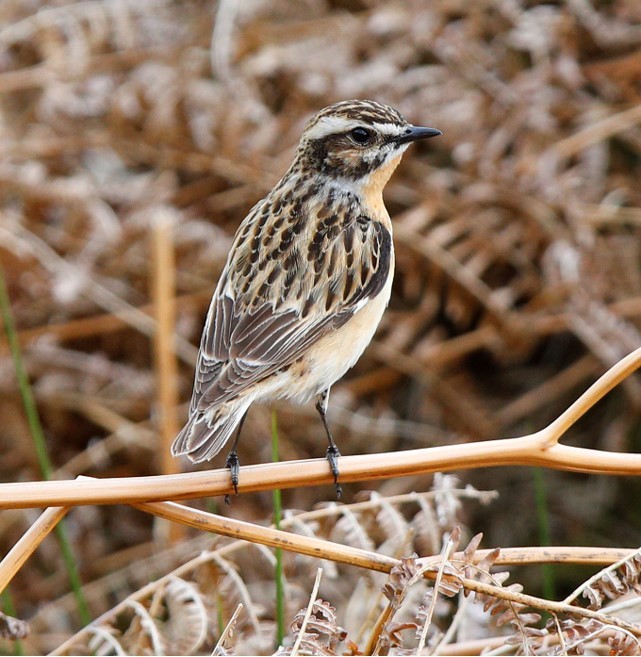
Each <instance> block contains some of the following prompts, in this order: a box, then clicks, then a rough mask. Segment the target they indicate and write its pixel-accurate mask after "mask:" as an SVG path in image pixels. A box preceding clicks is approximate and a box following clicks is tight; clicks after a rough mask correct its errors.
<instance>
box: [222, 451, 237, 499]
mask: <svg viewBox="0 0 641 657" xmlns="http://www.w3.org/2000/svg"><path fill="white" fill-rule="evenodd" d="M225 467H226V468H229V472H230V474H231V485H232V486H233V487H234V492H235V493H236V495H238V477H239V475H240V461H239V460H238V454H236V452H234V451H232V452H229V454H228V455H227V461H225ZM225 504H226V505H227V506H229V505H230V504H231V497H230V496H229V495H225Z"/></svg>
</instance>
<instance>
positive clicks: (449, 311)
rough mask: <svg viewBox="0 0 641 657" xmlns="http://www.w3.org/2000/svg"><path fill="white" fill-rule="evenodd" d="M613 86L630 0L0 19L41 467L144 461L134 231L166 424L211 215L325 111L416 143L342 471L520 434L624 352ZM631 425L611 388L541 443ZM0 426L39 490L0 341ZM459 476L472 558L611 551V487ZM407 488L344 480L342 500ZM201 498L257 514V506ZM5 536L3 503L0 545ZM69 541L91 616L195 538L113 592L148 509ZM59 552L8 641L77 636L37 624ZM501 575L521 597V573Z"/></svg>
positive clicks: (348, 408)
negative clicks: (169, 382) (158, 249)
mask: <svg viewBox="0 0 641 657" xmlns="http://www.w3.org/2000/svg"><path fill="white" fill-rule="evenodd" d="M640 96H641V4H640V3H638V2H637V1H636V0H611V1H608V2H606V1H600V0H564V1H562V0H559V1H556V2H546V3H538V2H528V1H526V0H482V1H480V2H465V1H464V0H438V1H436V0H434V1H431V2H426V1H421V0H408V1H406V0H402V1H401V0H398V1H396V0H392V1H389V0H360V1H359V0H353V1H350V0H304V1H301V2H287V1H285V0H271V1H270V0H246V1H244V2H234V1H233V0H225V1H221V2H218V3H216V2H213V1H212V2H208V1H204V0H203V1H200V2H196V1H186V2H176V1H170V0H136V1H135V2H134V1H128V0H117V1H116V0H111V1H110V0H95V1H86V2H62V1H58V0H50V1H49V2H47V1H45V0H3V2H2V3H1V4H0V143H1V147H0V261H1V264H2V267H3V270H4V275H5V278H6V281H7V286H8V290H9V295H10V299H11V306H12V312H13V315H14V318H15V322H16V324H17V328H18V335H19V339H20V344H21V346H22V349H23V356H24V359H25V364H26V367H27V371H28V374H29V377H30V380H31V382H32V384H33V388H34V393H35V397H36V400H37V405H38V410H39V413H40V416H41V420H42V423H43V426H44V431H45V437H46V441H47V446H48V451H49V454H50V456H51V459H52V461H53V466H54V468H55V469H56V470H57V476H59V477H64V478H71V477H74V476H76V475H77V474H88V475H92V476H100V477H108V476H130V475H146V474H155V473H159V472H163V471H167V470H168V469H170V468H171V464H168V461H167V458H166V449H167V448H166V446H163V444H162V442H161V441H160V439H159V434H160V428H159V417H161V414H160V409H159V401H158V399H159V398H158V393H157V390H158V379H159V376H162V371H161V370H159V369H158V368H157V367H156V364H155V361H154V346H153V334H154V331H155V324H154V321H153V319H152V316H153V299H154V297H153V289H154V284H155V276H156V275H157V271H158V263H157V262H156V261H155V257H156V256H155V255H154V246H153V244H154V242H153V240H154V235H156V233H157V232H158V231H159V230H160V228H159V227H165V228H166V227H167V226H169V228H170V239H171V244H172V251H173V254H174V257H175V262H174V261H173V260H172V259H171V258H169V259H168V260H166V261H165V262H161V263H160V267H161V269H162V268H163V267H165V266H166V267H170V268H171V269H172V273H173V274H174V275H175V295H176V308H177V312H176V322H175V335H176V336H177V338H176V353H177V359H178V375H179V380H178V393H177V394H178V397H179V401H180V403H181V404H182V405H181V406H180V407H179V409H178V416H177V421H178V422H179V423H180V422H182V420H183V419H184V418H185V416H186V406H185V403H186V402H187V400H188V399H189V396H190V392H191V385H192V376H193V366H194V360H195V352H196V351H195V350H196V345H197V344H198V340H199V337H200V332H201V329H202V324H203V319H204V314H205V312H206V307H207V303H208V301H209V298H210V295H211V293H212V291H213V289H214V287H215V284H216V281H217V278H218V276H219V273H220V271H221V269H222V266H223V264H224V261H225V258H226V255H227V252H228V249H229V247H230V245H231V240H232V237H233V235H234V232H235V230H236V228H237V226H238V224H239V222H240V221H241V220H242V219H243V218H244V216H245V214H246V213H247V211H248V210H249V209H250V207H251V206H252V205H253V204H254V203H255V202H256V201H257V200H258V199H260V198H261V197H262V196H263V195H264V194H265V193H266V192H267V191H268V190H269V189H270V188H271V187H272V186H273V184H274V183H275V182H276V181H277V180H278V178H279V177H280V175H281V174H282V173H283V172H284V171H285V169H286V168H287V166H288V164H289V162H290V159H291V157H292V153H293V150H294V148H295V146H296V144H297V141H298V138H299V136H300V133H301V131H302V128H303V126H304V124H305V122H306V121H307V120H308V119H309V118H310V116H311V115H312V114H313V113H314V112H316V111H317V110H318V109H319V108H321V107H323V106H326V105H328V104H330V103H332V102H335V101H337V100H341V99H348V98H371V99H374V100H377V101H380V102H384V103H388V104H390V105H393V106H394V107H396V108H398V109H399V110H400V111H401V112H402V113H403V114H404V115H405V116H406V118H407V119H408V120H410V121H412V122H415V123H418V124H422V125H430V126H434V127H437V128H439V129H441V130H442V131H443V133H444V136H443V137H441V138H439V139H437V140H431V141H429V142H428V143H426V144H418V145H417V146H416V147H415V148H414V149H412V150H411V151H410V152H409V153H408V154H407V155H406V157H405V159H404V161H403V163H402V165H401V167H400V168H399V170H398V172H397V173H396V175H395V176H394V178H393V180H392V181H391V183H390V184H389V186H388V188H387V192H386V202H387V207H388V209H389V210H390V213H391V215H392V217H393V219H394V226H395V242H396V249H397V269H396V278H395V282H394V288H393V294H392V301H391V305H390V308H389V310H388V312H387V313H386V315H385V317H384V319H383V322H382V324H381V327H380V330H379V331H378V333H377V336H376V338H375V340H374V342H373V343H372V345H371V347H370V348H369V349H368V350H367V352H366V353H365V355H364V356H363V358H361V360H360V361H359V363H358V364H357V365H356V367H355V368H354V369H353V370H352V371H351V372H350V373H349V374H348V375H347V376H346V377H345V379H344V380H343V381H342V382H341V383H339V384H338V385H336V386H335V388H334V392H333V397H332V401H331V404H330V415H329V418H330V422H331V425H332V426H333V429H334V434H335V437H336V440H337V443H338V445H339V446H340V448H341V450H342V452H343V453H344V454H358V453H366V452H383V451H387V450H399V449H410V448H416V447H427V446H431V445H438V444H446V443H461V442H465V441H475V440H491V439H493V438H501V437H509V436H514V435H519V434H522V433H528V432H530V431H533V430H536V429H538V428H541V427H543V426H544V425H545V424H546V423H547V422H549V421H550V420H551V419H553V418H554V417H556V416H557V415H558V414H559V413H560V412H561V411H562V410H563V409H564V408H565V407H566V406H567V405H568V404H569V403H570V402H571V401H573V400H574V399H575V398H576V396H577V395H578V394H579V393H580V392H581V391H583V390H584V389H585V388H586V387H588V385H589V384H591V383H592V382H593V381H594V380H595V379H596V378H597V377H598V375H599V374H600V373H602V372H603V371H604V370H606V369H607V368H608V367H609V366H611V365H612V364H613V363H615V362H616V361H617V360H618V359H620V358H621V357H622V356H623V355H625V354H626V353H628V352H629V351H631V350H632V349H634V348H636V347H638V346H640V345H641V252H640V251H641V241H640V240H639V236H640V232H641V209H639V208H640V206H641V185H640V184H639V181H640V180H641V158H640V154H641V127H639V123H640V122H641V106H640V105H639V99H640ZM155 272H156V273H155ZM640 407H641V385H640V383H639V380H638V379H635V378H632V379H630V380H628V381H627V382H626V383H625V384H624V385H623V386H621V387H620V388H619V389H617V390H616V391H614V392H613V393H611V394H610V395H609V396H608V398H607V399H605V400H604V401H603V402H601V404H600V405H599V406H598V407H597V408H596V409H595V410H593V411H591V412H590V413H589V415H588V416H587V417H586V418H585V419H584V420H582V421H581V422H580V423H579V425H578V426H577V427H575V428H574V429H573V430H572V431H571V434H570V435H569V436H568V438H567V440H569V441H571V442H572V444H576V445H581V446H585V447H592V448H599V449H606V450H614V451H638V449H639V442H640V440H641V434H640V431H639V409H640ZM277 411H278V420H279V438H280V456H281V458H282V459H295V458H308V457H318V456H322V455H323V454H324V449H325V443H324V433H323V429H322V427H321V425H320V422H319V420H318V418H317V416H316V414H315V412H314V409H313V407H312V406H311V405H310V407H309V408H297V407H292V406H289V405H287V404H282V405H278V407H277ZM0 417H1V418H2V425H1V427H0V453H1V454H2V457H1V458H0V480H1V481H4V482H8V481H16V480H37V479H40V478H41V473H40V470H39V468H38V464H37V458H36V451H35V449H34V444H33V441H32V439H31V437H30V432H29V428H28V425H27V422H26V419H25V416H24V412H23V409H22V404H21V401H20V396H19V392H18V386H17V383H16V378H15V373H14V369H13V364H12V360H11V356H10V353H9V350H8V348H7V341H6V339H5V337H3V336H1V335H0ZM162 417H164V416H162ZM240 457H241V463H244V464H249V463H257V462H265V461H269V460H271V446H270V409H269V408H266V407H258V406H256V407H253V408H252V411H251V413H250V415H249V417H248V420H247V423H246V425H245V430H244V433H243V437H242V441H241V444H240ZM223 461H224V459H223V458H222V457H219V458H218V459H217V460H215V461H214V462H213V463H212V464H211V467H221V466H222V464H223ZM176 467H184V468H187V467H188V466H187V464H185V463H178V462H176ZM459 475H460V477H461V478H462V479H463V481H464V482H470V483H472V484H473V485H474V486H476V487H477V488H479V489H496V490H497V491H498V493H499V498H498V500H497V501H495V502H493V503H492V504H491V505H489V506H486V507H481V506H480V505H479V504H476V503H470V504H469V505H468V506H466V507H465V509H464V511H463V512H462V515H461V517H460V518H459V519H458V521H459V522H465V523H466V524H467V525H468V526H469V527H470V529H471V530H473V531H483V532H485V544H487V545H492V546H494V545H501V546H510V545H536V544H539V542H540V541H541V540H544V541H547V540H549V541H550V542H551V543H552V544H573V545H588V546H589V545H617V546H627V547H636V546H638V544H639V543H640V540H639V536H640V531H639V529H640V527H641V510H640V509H641V503H640V498H641V490H640V484H639V482H638V481H637V480H633V479H627V480H626V479H622V478H609V477H588V476H585V475H575V474H574V475H573V474H561V473H556V472H547V471H546V472H541V473H539V475H538V478H537V476H536V473H534V472H533V471H532V470H530V469H526V468H504V469H495V470H491V471H475V472H470V473H468V472H461V473H459ZM537 482H538V483H537ZM431 485H432V478H431V477H428V476H425V477H416V478H403V479H396V480H391V481H384V482H376V483H373V484H369V485H367V486H366V485H345V486H344V487H343V488H344V500H343V501H345V502H352V501H354V500H355V499H357V498H358V499H360V498H359V497H358V496H362V495H364V493H363V492H362V491H364V490H365V489H374V490H376V491H377V493H378V494H379V495H383V496H388V495H395V494H400V493H404V492H407V491H412V490H417V491H424V490H428V489H429V488H430V486H431ZM537 491H538V498H537ZM332 499H333V489H332V488H331V487H326V488H310V489H304V490H292V491H284V492H283V504H284V506H285V507H286V508H297V509H311V508H313V506H314V504H316V503H318V502H322V501H326V500H332ZM544 499H547V513H544V514H543V520H541V519H540V518H537V508H536V507H537V503H538V504H541V501H542V500H544ZM537 500H538V502H537ZM202 504H203V505H204V504H205V502H203V503H202ZM208 504H209V508H212V507H213V508H217V509H218V510H219V511H221V512H222V513H230V514H232V515H234V516H237V517H239V518H245V519H256V520H264V519H266V518H268V517H269V515H270V513H271V496H270V495H268V494H253V495H245V496H241V497H240V498H238V499H235V500H234V502H233V505H232V506H231V509H224V508H223V509H221V508H220V501H219V500H211V501H210V502H209V503H208ZM34 518H35V512H7V511H5V512H3V513H2V514H1V516H0V543H1V547H0V550H2V551H3V552H5V551H6V550H8V549H9V548H10V546H11V545H13V544H14V543H15V541H16V540H17V539H18V537H19V536H20V535H21V534H22V533H23V532H24V530H25V529H26V527H28V526H29V525H30V523H31V522H32V521H33V519H34ZM546 524H547V525H548V531H549V533H548V534H547V535H546V534H545V531H543V529H542V528H544V527H545V525H546ZM68 528H69V532H70V537H71V540H72V542H73V544H74V549H75V555H76V560H77V564H78V567H79V570H80V575H81V578H82V580H83V581H84V582H85V583H89V582H97V581H99V582H100V584H99V585H96V586H95V587H94V589H92V591H93V593H92V595H91V611H92V615H93V616H95V615H97V614H98V613H100V612H102V611H104V610H105V609H108V608H109V607H110V606H112V605H113V604H114V603H115V602H116V601H118V600H120V599H121V598H122V597H123V596H124V595H126V594H127V593H128V592H130V591H131V590H134V589H135V588H136V587H138V586H141V585H142V584H144V583H145V582H146V581H148V580H149V579H151V578H152V577H155V576H157V575H159V574H162V573H165V572H167V571H169V570H171V568H172V567H175V565H177V564H178V563H180V560H181V559H184V558H185V555H186V554H191V553H193V552H194V551H195V550H196V549H202V543H199V544H198V545H196V544H195V543H190V542H189V541H187V538H188V537H189V536H191V535H183V537H182V542H181V541H179V542H178V544H182V545H183V548H184V549H183V551H182V552H181V551H180V550H177V549H176V548H174V552H167V551H165V552H162V555H163V556H162V558H160V557H158V558H156V559H155V560H154V559H152V560H151V561H145V562H144V564H145V565H144V567H143V566H141V569H142V570H139V572H138V579H136V578H135V577H133V576H132V574H131V569H129V570H127V568H126V566H130V565H131V564H136V563H138V560H142V559H148V558H150V557H151V556H152V555H154V554H156V555H158V554H160V553H159V552H158V550H159V549H160V548H161V547H162V546H163V545H165V544H166V541H167V538H166V536H164V535H163V534H162V531H160V530H158V527H157V526H156V527H154V523H153V521H152V520H151V519H150V517H149V516H144V515H142V514H140V513H138V512H136V511H134V510H132V509H130V508H129V507H106V508H101V507H86V508H80V509H76V510H74V511H73V512H72V513H71V514H70V516H69V522H68ZM154 529H156V531H154ZM542 535H543V538H541V536H542ZM193 540H200V541H202V540H203V539H198V538H196V539H193ZM207 540H211V539H207ZM413 549H416V547H414V548H413ZM190 550H191V552H190ZM60 558H61V557H60V552H59V550H58V547H57V545H56V543H55V541H54V540H53V539H51V540H47V541H46V542H45V544H44V545H43V547H42V548H41V549H40V550H39V551H38V553H37V554H36V556H34V558H33V559H32V560H31V561H30V562H29V563H28V564H27V566H26V567H25V568H23V569H22V571H21V572H20V573H19V575H18V577H17V578H16V580H15V581H14V583H13V584H12V594H13V598H14V602H15V604H16V606H17V613H18V615H19V616H20V617H22V618H31V619H32V627H33V628H34V629H35V630H36V635H37V637H38V638H37V639H35V643H34V644H33V647H34V649H36V648H37V649H38V650H48V649H51V648H53V647H55V645H57V644H58V643H60V641H61V640H62V638H64V636H66V635H67V634H68V633H69V632H70V631H71V630H72V629H74V628H75V627H76V626H77V620H74V619H71V620H69V619H68V618H67V617H63V616H60V615H56V612H58V614H59V612H60V610H61V609H67V608H69V609H70V608H72V606H73V605H71V604H70V603H68V602H67V603H65V604H67V607H64V606H61V605H62V604H63V603H62V602H60V600H66V598H64V597H63V596H64V595H65V593H66V592H67V591H68V586H69V585H68V581H67V579H66V576H65V575H64V573H63V571H62V570H61V569H60ZM140 563H143V562H142V561H141V562H140ZM150 563H151V564H152V565H150ZM115 573H120V574H119V576H116V575H115ZM108 574H114V576H113V577H112V578H109V577H106V575H108ZM528 577H531V579H532V582H533V586H534V591H536V586H537V584H536V582H537V580H538V579H539V578H540V572H538V571H536V572H535V571H534V570H532V572H531V573H530V574H529V575H528V574H527V573H525V574H523V578H524V579H526V580H527V578H528ZM559 577H561V579H560V581H557V587H558V589H559V590H560V591H564V590H565V589H566V588H573V587H574V584H575V580H574V579H572V577H573V574H572V573H568V572H564V573H559ZM563 577H567V578H569V581H567V582H565V581H564V580H563ZM523 578H522V579H523ZM292 581H294V580H293V579H292ZM305 581H306V584H305V586H304V587H303V586H302V585H301V598H300V599H301V600H303V604H304V600H305V594H306V592H308V589H309V586H308V580H305ZM290 583H291V582H290ZM292 585H293V586H294V585H295V584H292ZM335 594H336V595H337V596H338V593H336V592H335ZM292 595H293V594H292ZM52 601H57V603H56V604H49V605H48V606H47V605H46V603H52ZM294 608H296V607H295V605H294ZM43 610H48V611H47V612H46V613H45V611H43Z"/></svg>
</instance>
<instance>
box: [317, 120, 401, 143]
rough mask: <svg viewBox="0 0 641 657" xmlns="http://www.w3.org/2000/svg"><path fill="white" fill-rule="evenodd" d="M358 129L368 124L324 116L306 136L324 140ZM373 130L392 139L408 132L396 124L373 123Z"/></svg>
mask: <svg viewBox="0 0 641 657" xmlns="http://www.w3.org/2000/svg"><path fill="white" fill-rule="evenodd" d="M358 127H363V128H367V124H366V123H365V122H363V121H359V120H358V119H347V118H344V117H342V116H324V117H322V118H321V119H319V120H318V123H316V125H314V126H312V127H311V128H310V129H309V130H308V131H307V134H306V136H307V138H308V139H323V137H327V136H328V135H333V134H340V133H342V132H349V131H350V130H353V129H354V128H358ZM372 128H374V130H377V131H378V132H380V133H381V134H383V135H387V136H391V137H398V135H400V134H402V133H403V132H405V130H406V126H400V125H395V124H394V123H373V124H372Z"/></svg>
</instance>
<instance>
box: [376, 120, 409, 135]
mask: <svg viewBox="0 0 641 657" xmlns="http://www.w3.org/2000/svg"><path fill="white" fill-rule="evenodd" d="M372 127H373V128H374V129H375V130H378V132H380V133H381V134H383V135H388V136H390V137H398V136H399V135H402V134H403V133H404V132H405V130H407V128H408V127H409V125H407V126H402V125H395V124H394V123H374V124H372Z"/></svg>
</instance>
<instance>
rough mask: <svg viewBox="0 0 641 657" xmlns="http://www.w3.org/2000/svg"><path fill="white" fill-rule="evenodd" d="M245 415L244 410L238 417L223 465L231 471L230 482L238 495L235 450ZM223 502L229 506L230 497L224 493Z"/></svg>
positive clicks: (237, 469) (237, 463) (237, 470)
mask: <svg viewBox="0 0 641 657" xmlns="http://www.w3.org/2000/svg"><path fill="white" fill-rule="evenodd" d="M246 417H247V411H245V414H244V415H243V417H242V418H241V419H240V422H239V423H238V429H236V437H235V438H234V444H233V445H232V448H231V450H230V452H229V454H227V461H226V462H225V467H227V468H229V470H230V472H231V483H232V486H233V487H234V490H235V491H236V495H238V476H239V474H240V461H239V460H238V454H237V452H236V448H237V447H238V439H239V438H240V432H241V431H242V430H243V424H245V418H246ZM225 504H227V506H229V505H230V504H231V497H229V495H225Z"/></svg>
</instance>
